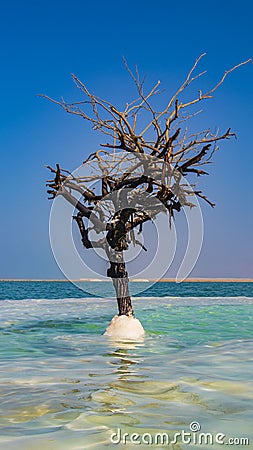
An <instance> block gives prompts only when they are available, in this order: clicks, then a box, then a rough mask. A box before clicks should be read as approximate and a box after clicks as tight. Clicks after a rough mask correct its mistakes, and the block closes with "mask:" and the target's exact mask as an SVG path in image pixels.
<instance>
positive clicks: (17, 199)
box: [0, 0, 253, 278]
mask: <svg viewBox="0 0 253 450" xmlns="http://www.w3.org/2000/svg"><path fill="white" fill-rule="evenodd" d="M252 15H253V4H252V1H250V0H241V1H240V2H238V1H234V0H231V1H230V2H226V1H217V0H214V1H210V0H206V1H204V2H203V1H194V0H192V1H186V0H181V1H180V0H179V1H173V2H172V1H163V0H157V1H154V2H151V1H147V0H145V1H143V0H136V1H133V0H129V1H127V2H126V1H125V2H122V1H114V0H113V1H107V2H104V1H103V2H102V1H94V2H86V1H85V0H82V1H80V0H76V1H75V2H70V1H66V0H61V1H59V0H58V1H55V0H51V1H48V0H44V1H39V0H38V1H27V0H24V1H22V2H21V1H17V0H13V1H12V2H8V3H7V2H2V3H1V14H0V22H1V23H0V25H1V26H0V37H1V39H0V42H1V72H0V79H1V84H0V85H1V108H0V116H1V117H0V119H1V120H0V127H1V134H0V142H1V145H0V149H1V150H0V151H1V175H2V176H1V191H0V192H1V234H0V249H1V262H0V278H54V277H57V278H58V277H60V276H61V274H60V271H59V269H58V267H57V265H56V263H55V262H54V259H53V256H52V253H51V249H50V245H49V238H48V219H49V211H50V202H49V201H48V200H47V194H46V189H45V180H46V179H47V177H48V174H47V171H46V169H45V168H44V165H45V164H54V163H55V162H60V163H61V164H62V166H65V167H67V168H69V169H70V170H71V169H75V168H76V167H77V166H78V165H79V164H80V163H81V161H83V159H84V157H85V156H87V155H88V153H89V152H91V151H94V150H95V149H96V148H97V146H98V144H99V143H100V142H101V136H99V135H97V134H96V133H95V132H94V131H92V130H91V129H90V127H89V125H88V124H85V123H84V122H83V121H82V120H81V119H78V118H75V117H71V116H69V115H68V114H66V113H64V112H63V111H61V110H59V109H58V108H57V107H56V106H54V105H53V104H51V103H49V102H46V101H45V100H43V99H41V98H38V97H37V96H36V94H38V93H41V92H43V93H47V94H48V95H50V96H53V97H56V98H59V97H60V96H64V97H65V98H66V99H72V98H74V99H75V98H77V93H76V91H75V88H74V87H73V85H72V81H71V78H70V74H71V73H72V72H74V73H75V74H76V75H77V76H78V77H79V78H81V79H82V80H84V81H85V82H86V83H87V84H88V86H89V87H90V88H91V89H93V90H94V91H95V92H97V93H98V94H99V95H101V96H102V97H104V98H108V99H112V100H113V101H115V103H118V104H120V102H121V101H122V99H124V100H127V99H128V98H127V94H128V89H130V88H129V86H131V82H130V80H129V78H128V75H127V74H126V72H125V69H124V67H123V64H122V55H125V57H126V58H127V60H128V63H129V65H134V64H138V67H139V69H140V71H141V73H142V74H146V76H147V82H148V83H152V82H154V81H156V80H157V79H160V80H161V81H162V83H163V86H164V88H166V92H167V93H168V95H169V93H170V92H173V89H175V87H176V85H177V83H179V82H180V81H181V80H182V79H183V78H184V76H185V74H186V72H187V70H188V69H189V68H190V67H191V65H192V63H193V62H194V60H195V59H196V57H197V56H199V55H200V54H201V53H202V52H207V56H206V58H205V60H204V61H202V66H201V67H202V68H204V69H207V70H208V78H207V83H210V85H211V84H213V83H214V82H215V81H216V80H217V79H218V78H219V77H220V75H221V74H222V72H223V71H224V70H226V69H228V68H230V67H231V66H233V65H234V64H236V63H238V62H240V61H242V60H244V59H248V58H249V57H251V56H252V43H253V39H252ZM252 86H253V66H246V67H244V68H241V69H239V70H238V71H236V72H234V73H233V74H232V75H231V76H230V78H228V79H227V80H226V82H225V84H224V85H223V86H222V87H221V89H220V90H219V91H218V92H217V93H216V95H215V98H214V100H213V101H212V103H208V104H206V105H205V109H206V113H205V116H204V118H205V120H206V124H205V126H206V127H209V126H211V127H215V126H219V127H220V129H222V130H226V129H227V128H228V127H231V128H232V129H233V131H235V132H236V133H237V137H238V139H237V140H230V141H228V142H227V141H226V142H225V143H224V144H223V145H222V148H221V150H220V152H219V153H217V155H216V156H215V164H214V165H212V167H211V168H210V172H211V174H210V176H209V177H207V178H205V179H202V181H201V187H202V189H203V191H204V192H205V193H207V194H208V195H209V197H210V198H211V199H212V200H213V201H214V202H215V203H216V204H217V206H216V208H215V209H211V208H210V209H209V208H208V207H206V206H205V205H204V206H203V214H204V220H205V236H204V245H203V249H202V253H201V256H200V258H199V261H198V263H197V265H196V267H195V269H194V270H193V272H192V274H191V276H200V277H253V244H252V229H253V212H252V187H253V186H252V185H253V181H252V180H253V177H252V169H253V150H252V108H253V107H252V105H253V89H252ZM131 92H132V91H131ZM166 92H165V95H166ZM203 120H204V119H203ZM170 275H171V274H170V273H169V274H168V276H170Z"/></svg>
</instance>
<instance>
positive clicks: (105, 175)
mask: <svg viewBox="0 0 253 450" xmlns="http://www.w3.org/2000/svg"><path fill="white" fill-rule="evenodd" d="M203 56H204V54H203V55H201V56H200V57H199V58H198V59H197V60H196V62H195V63H194V65H193V67H192V68H191V70H190V71H189V73H188V75H187V77H186V79H185V81H184V82H183V83H182V85H181V86H180V87H179V89H178V90H177V91H176V92H175V94H174V95H172V97H171V98H170V99H169V101H168V102H167V103H166V105H165V107H164V108H163V109H162V110H159V111H157V108H155V106H154V97H155V96H156V95H157V94H158V93H159V85H160V81H158V82H157V83H156V85H155V86H154V87H153V88H152V89H151V90H150V91H149V92H148V93H145V91H144V85H143V81H142V80H141V79H140V77H139V73H138V70H137V69H136V72H135V73H133V72H132V71H131V70H130V69H129V67H128V66H127V64H126V62H125V65H126V69H127V70H128V72H129V74H130V76H131V78H132V80H133V82H134V83H135V86H136V89H137V93H138V96H137V98H136V99H135V100H133V101H132V102H131V103H127V104H126V106H125V108H124V109H123V110H120V109H119V108H117V107H116V106H114V105H113V104H111V103H110V102H109V101H106V100H103V99H101V98H100V97H98V96H96V95H94V94H92V93H91V92H90V91H89V90H88V88H87V87H86V85H85V84H83V83H82V82H81V81H80V80H79V79H78V78H77V77H76V76H75V75H72V78H73V81H74V83H75V85H76V87H77V88H78V89H79V90H80V91H81V93H82V94H83V95H84V100H83V101H80V102H75V103H68V102H65V101H64V100H61V101H56V100H54V99H52V98H50V97H48V96H46V95H43V97H45V98H47V99H49V100H50V101H52V102H53V103H56V104H57V105H59V106H60V107H61V108H63V109H64V110H65V111H66V112H68V113H70V114H73V115H76V116H79V117H81V118H83V119H85V120H87V121H89V122H90V123H91V124H92V126H93V129H94V130H98V131H100V132H101V133H103V134H104V135H105V136H106V138H107V140H108V142H107V143H104V144H101V148H100V149H99V150H98V151H96V152H94V153H92V154H91V155H90V156H89V157H88V158H87V159H86V161H84V163H83V164H85V165H87V164H88V165H90V166H91V167H93V168H94V170H93V174H91V175H90V176H78V177H76V176H74V175H73V174H71V173H70V172H68V171H66V170H63V169H62V168H60V166H59V165H58V164H57V165H56V168H52V167H50V166H48V168H49V169H50V171H51V172H52V173H53V179H52V180H49V182H48V183H47V186H48V193H49V194H50V195H51V196H50V198H51V199H54V198H55V196H56V195H61V196H63V197H64V198H65V199H66V201H68V202H70V203H71V204H72V205H73V206H74V207H75V209H76V214H75V215H74V220H75V221H76V223H77V226H78V228H79V231H80V235H81V240H82V243H83V245H84V247H85V248H86V249H91V248H102V249H103V250H104V251H105V253H106V256H107V259H108V262H109V268H108V270H107V276H108V277H110V278H111V279H112V281H113V284H114V287H115V290H116V296H117V301H118V309H119V315H127V316H132V315H133V308H132V304H131V297H130V294H129V289H128V273H127V269H126V264H125V261H124V251H125V250H127V249H128V248H129V246H130V245H141V246H142V247H143V250H144V251H146V248H145V247H144V246H143V245H142V244H141V243H140V242H139V240H138V239H137V236H136V228H137V227H138V228H139V233H141V232H142V226H143V223H144V222H146V221H149V220H154V219H155V218H156V217H157V215H158V214H160V213H161V212H166V213H167V214H168V215H169V220H170V222H171V220H172V219H173V217H174V213H175V211H176V212H180V211H181V210H182V208H184V207H186V206H188V207H192V206H193V204H192V202H191V201H190V196H191V195H196V196H198V197H200V198H202V199H203V200H204V201H206V202H207V203H208V204H209V205H210V206H211V207H214V206H215V205H214V203H212V202H211V201H210V200H209V199H208V198H207V197H206V196H205V195H204V194H202V192H201V191H200V190H199V189H197V188H196V186H195V184H192V183H190V184H189V185H187V184H185V183H183V182H182V180H183V177H186V178H187V177H189V176H191V175H195V176H197V177H200V176H202V175H207V172H206V170H204V168H205V167H206V166H207V165H208V164H209V163H210V162H211V160H212V157H213V154H214V152H215V151H216V150H217V148H218V142H219V141H222V140H225V139H229V138H230V137H231V136H234V133H232V132H231V129H230V128H229V129H227V130H225V131H224V132H222V133H219V132H212V131H211V129H210V128H208V129H206V130H201V131H200V132H198V133H190V131H189V130H188V126H187V125H188V123H189V120H190V119H191V118H192V117H193V116H195V115H196V114H198V113H199V112H201V111H196V110H195V109H194V107H195V106H196V105H198V103H200V102H203V101H204V100H208V99H211V98H212V97H213V94H214V93H215V91H216V90H217V89H218V88H219V87H220V86H221V84H222V83H223V82H224V80H225V78H226V77H227V75H228V74H229V73H231V72H233V71H234V70H235V69H237V68H238V67H240V66H243V65H245V64H247V63H249V62H251V63H252V60H247V61H244V62H242V63H240V64H238V65H236V66H234V67H233V68H231V69H230V70H228V71H226V72H225V73H224V74H223V76H222V77H221V79H220V81H219V82H218V83H217V84H215V85H214V86H213V87H211V88H210V89H209V90H207V91H206V92H202V91H198V95H197V96H193V97H192V99H191V100H186V101H184V100H183V97H184V93H185V91H186V90H187V89H188V88H189V86H191V85H192V83H193V82H194V81H195V80H197V79H199V78H200V77H202V76H203V75H204V74H205V73H206V72H200V73H199V72H198V73H197V70H198V64H199V62H200V60H201V59H202V57H203ZM190 92H191V91H190ZM87 110H88V111H89V112H87ZM141 114H142V115H143V117H145V119H146V118H147V121H146V124H145V125H144V126H143V127H142V128H141V127H140V120H139V117H140V115H141ZM141 123H143V121H142V122H141ZM203 166H205V167H203ZM92 183H93V184H94V185H95V184H96V187H95V189H93V188H92V187H91V184H92ZM98 184H99V190H98ZM189 186H191V189H189ZM89 224H90V225H89ZM91 230H93V231H95V233H96V235H97V236H98V239H95V240H91V239H90V237H89V236H90V231H91Z"/></svg>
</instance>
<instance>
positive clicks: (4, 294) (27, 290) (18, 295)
mask: <svg viewBox="0 0 253 450" xmlns="http://www.w3.org/2000/svg"><path fill="white" fill-rule="evenodd" d="M78 286H79V287H78ZM78 286H75V285H74V284H72V283H71V282H57V281H54V282H36V281H34V282H31V281H20V282H11V281H10V282H0V300H25V299H41V298H48V299H55V298H58V299H61V298H73V297H74V298H83V297H93V298H97V297H102V298H105V297H114V291H113V287H112V285H111V283H110V282H99V283H89V282H79V283H78ZM130 286H131V292H132V295H134V296H137V297H142V296H145V297H167V296H169V297H210V296H211V297H241V296H244V297H253V283H250V282H248V283H246V282H245V283H236V282H235V283H227V282H226V283H215V282H213V283H210V282H201V283H190V282H188V283H187V282H184V283H166V282H165V283H155V284H152V283H145V282H134V283H130Z"/></svg>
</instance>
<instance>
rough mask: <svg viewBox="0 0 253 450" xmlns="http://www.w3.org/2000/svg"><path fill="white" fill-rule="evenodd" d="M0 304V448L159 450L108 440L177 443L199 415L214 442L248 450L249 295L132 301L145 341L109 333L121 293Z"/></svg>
mask: <svg viewBox="0 0 253 450" xmlns="http://www.w3.org/2000/svg"><path fill="white" fill-rule="evenodd" d="M0 306H1V320H0V336H1V365H0V368H1V381H0V390H1V405H0V425H1V435H0V448H1V449H7V450H41V449H47V450H51V449H52V450H58V449H59V450H65V449H66V450H77V449H89V448H90V449H100V448H150V447H151V448H164V447H163V446H162V445H156V444H155V442H154V440H153V443H152V444H149V445H148V444H145V442H142V441H141V444H140V445H136V444H133V443H132V444H131V443H130V441H129V439H128V438H127V439H126V444H124V443H123V442H122V441H121V442H120V443H119V444H117V445H116V444H113V443H112V442H111V435H112V433H115V432H116V433H117V432H118V428H120V429H121V433H122V434H124V433H128V434H129V436H130V435H132V433H138V434H139V435H140V436H143V435H144V433H149V435H150V436H151V437H152V438H153V439H154V436H155V435H156V433H159V432H165V433H167V434H168V435H169V437H170V438H171V439H173V435H174V433H175V432H180V431H181V430H185V431H187V432H188V431H190V430H189V425H190V424H191V423H192V422H196V421H197V422H198V423H199V424H200V425H201V431H202V432H206V433H207V432H208V433H213V436H214V438H215V435H216V434H217V433H218V432H220V433H223V434H225V438H224V442H225V443H226V442H227V441H228V439H229V438H241V437H246V438H248V439H249V442H250V445H248V446H247V447H248V448H253V427H252V423H253V410H252V405H253V376H252V374H253V325H252V318H253V298H249V297H248V298H246V297H236V298H235V297H234V298H233V297H230V298H229V297H223V298H222V297H216V298H211V297H209V298H207V297H199V298H196V297H195V298H190V297H188V298H187V297H185V298H170V297H163V298H151V297H149V298H144V297H143V298H138V299H135V300H134V307H135V312H136V316H137V317H138V318H139V319H140V320H141V322H142V324H143V326H144V328H145V330H146V332H147V333H146V336H145V338H144V339H143V340H141V341H138V342H130V341H121V342H117V341H113V340H110V339H109V338H106V337H104V336H103V335H102V333H103V331H104V330H105V327H106V326H107V324H108V323H109V322H110V320H111V318H112V316H113V315H114V313H115V300H103V299H91V298H90V299H81V298H78V299H77V298H73V299H70V298H68V299H57V300H54V301H52V300H48V299H37V300H32V301H31V300H5V301H3V302H1V305H0ZM193 434H194V433H191V438H192V439H193ZM196 436H197V437H198V433H195V439H196ZM115 439H116V438H115ZM146 439H149V437H148V436H146ZM226 447H227V446H226ZM236 447H237V448H245V447H243V446H242V445H237V446H236ZM170 448H175V449H186V448H189V445H187V444H184V443H182V442H178V443H176V444H171V445H170ZM190 448H191V447H190ZM192 448H195V449H197V448H199V449H200V448H213V449H216V448H217V449H218V448H222V445H219V444H217V443H215V442H214V444H213V445H211V446H205V445H200V444H199V443H198V442H197V443H196V444H193V443H192ZM223 448H224V446H223Z"/></svg>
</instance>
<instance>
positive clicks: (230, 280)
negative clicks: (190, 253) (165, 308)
mask: <svg viewBox="0 0 253 450" xmlns="http://www.w3.org/2000/svg"><path fill="white" fill-rule="evenodd" d="M4 281H5V282H7V281H16V282H18V281H19V282H20V281H30V282H31V281H33V282H53V281H54V282H57V283H67V282H70V281H71V282H74V283H77V282H79V283H80V282H90V283H97V282H102V281H103V282H104V281H111V280H110V279H109V278H108V279H104V280H101V279H91V278H81V279H80V280H60V279H59V280H57V279H46V280H40V279H28V278H27V279H26V278H23V279H17V278H15V279H14V278H13V279H11V278H9V279H7V278H6V279H0V282H4ZM130 282H132V283H140V282H143V283H144V282H146V283H155V282H156V283H175V282H176V279H175V278H162V279H161V280H154V279H131V278H130ZM182 283H253V278H187V279H185V280H183V281H182Z"/></svg>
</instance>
